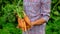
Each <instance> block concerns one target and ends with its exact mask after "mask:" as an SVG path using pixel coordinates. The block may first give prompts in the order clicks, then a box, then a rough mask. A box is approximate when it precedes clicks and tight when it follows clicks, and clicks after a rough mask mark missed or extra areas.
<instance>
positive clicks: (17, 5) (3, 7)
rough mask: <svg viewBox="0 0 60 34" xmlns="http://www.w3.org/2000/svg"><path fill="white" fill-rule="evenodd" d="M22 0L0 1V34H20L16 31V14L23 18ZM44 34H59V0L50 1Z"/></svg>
mask: <svg viewBox="0 0 60 34" xmlns="http://www.w3.org/2000/svg"><path fill="white" fill-rule="evenodd" d="M21 11H23V0H0V34H22V30H21V29H17V28H16V26H17V18H16V14H15V13H16V12H17V13H18V15H20V14H21V16H20V17H23V14H22V12H21ZM46 34H60V0H51V16H50V20H49V21H48V23H47V26H46Z"/></svg>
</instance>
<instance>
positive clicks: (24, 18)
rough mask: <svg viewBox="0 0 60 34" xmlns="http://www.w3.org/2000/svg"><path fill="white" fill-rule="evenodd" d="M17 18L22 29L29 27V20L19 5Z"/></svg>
mask: <svg viewBox="0 0 60 34" xmlns="http://www.w3.org/2000/svg"><path fill="white" fill-rule="evenodd" d="M17 16H18V17H17V18H18V27H19V28H21V29H22V30H23V31H26V30H28V29H30V27H31V26H30V20H29V18H28V16H26V14H25V12H24V11H23V9H22V8H21V7H20V8H18V9H17Z"/></svg>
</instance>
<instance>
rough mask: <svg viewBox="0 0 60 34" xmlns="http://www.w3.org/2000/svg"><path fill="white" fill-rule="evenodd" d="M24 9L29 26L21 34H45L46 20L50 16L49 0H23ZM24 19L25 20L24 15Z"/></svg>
mask: <svg viewBox="0 0 60 34" xmlns="http://www.w3.org/2000/svg"><path fill="white" fill-rule="evenodd" d="M23 3H24V11H25V13H26V16H27V17H28V18H29V20H30V22H28V23H29V24H30V25H31V28H30V29H29V30H27V31H25V32H23V34H45V26H46V22H48V20H49V17H50V4H51V0H23ZM24 18H25V21H27V20H26V17H24Z"/></svg>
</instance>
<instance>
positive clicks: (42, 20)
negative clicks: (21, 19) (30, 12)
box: [32, 18, 46, 26]
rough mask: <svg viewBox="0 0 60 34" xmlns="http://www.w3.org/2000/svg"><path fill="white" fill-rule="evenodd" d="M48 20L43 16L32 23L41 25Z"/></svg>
mask: <svg viewBox="0 0 60 34" xmlns="http://www.w3.org/2000/svg"><path fill="white" fill-rule="evenodd" d="M45 22H46V21H45V20H44V19H43V18H41V19H38V20H36V21H34V22H33V23H32V25H33V26H34V25H41V24H43V23H45Z"/></svg>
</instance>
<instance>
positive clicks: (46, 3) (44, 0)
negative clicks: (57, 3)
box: [41, 0, 51, 22]
mask: <svg viewBox="0 0 60 34" xmlns="http://www.w3.org/2000/svg"><path fill="white" fill-rule="evenodd" d="M50 5H51V0H41V15H42V18H43V19H44V20H45V21H46V22H48V20H49V18H50Z"/></svg>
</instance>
